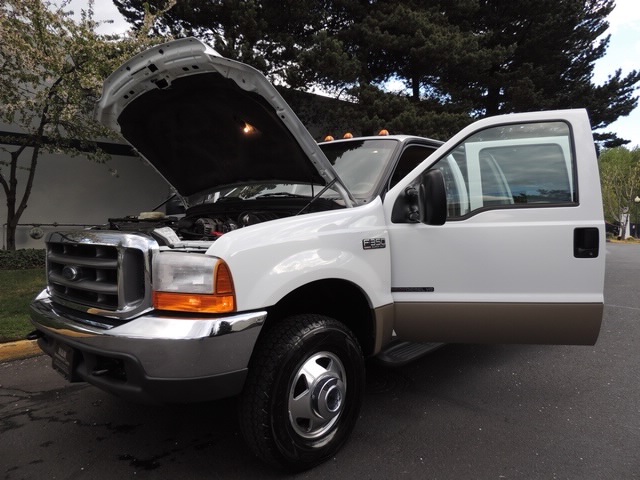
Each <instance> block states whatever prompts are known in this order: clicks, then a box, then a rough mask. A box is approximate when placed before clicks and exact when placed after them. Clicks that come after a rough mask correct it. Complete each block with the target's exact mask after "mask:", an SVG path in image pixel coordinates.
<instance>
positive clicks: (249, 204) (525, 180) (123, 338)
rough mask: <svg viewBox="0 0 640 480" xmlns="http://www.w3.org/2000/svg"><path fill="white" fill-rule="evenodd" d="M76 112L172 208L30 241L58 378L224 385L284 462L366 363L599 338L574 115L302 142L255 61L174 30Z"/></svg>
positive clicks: (251, 432) (591, 236)
mask: <svg viewBox="0 0 640 480" xmlns="http://www.w3.org/2000/svg"><path fill="white" fill-rule="evenodd" d="M96 115H97V118H98V119H99V120H100V121H101V122H102V123H104V124H105V125H108V126H110V127H112V128H113V129H116V130H118V131H119V132H120V133H121V134H122V136H123V137H124V138H125V139H126V140H127V141H128V142H130V143H131V145H133V146H134V147H135V148H136V149H137V151H138V152H139V153H140V155H141V156H142V157H144V158H145V159H146V160H147V161H148V162H150V163H151V164H152V165H153V166H154V167H155V168H156V169H157V170H158V171H159V172H160V173H161V174H162V175H163V176H164V178H165V179H166V180H167V181H168V182H169V183H170V184H171V185H172V186H173V187H174V188H175V190H176V192H177V193H179V195H180V198H182V199H184V202H185V205H186V207H187V208H186V211H185V214H184V215H180V216H175V217H173V216H166V215H164V214H163V213H159V212H155V213H150V212H145V214H143V215H139V216H135V217H126V218H122V219H111V220H110V221H109V223H108V224H106V225H102V226H97V227H95V228H91V229H87V230H82V231H61V232H54V233H52V234H50V235H49V236H48V238H47V241H46V249H47V279H48V280H47V282H48V284H47V288H46V290H44V291H43V292H42V293H41V294H40V295H39V296H38V297H37V298H36V299H35V300H34V302H33V304H32V306H31V314H32V315H31V316H32V320H33V323H34V325H35V327H36V329H37V330H36V332H34V334H33V336H34V337H38V339H39V340H38V342H39V345H40V347H41V348H42V350H44V351H45V352H46V353H47V354H49V355H50V356H51V357H52V358H53V366H54V368H55V369H57V370H58V371H60V372H61V373H62V374H63V375H64V376H66V377H67V378H68V379H69V380H70V381H72V382H75V381H86V382H89V383H91V384H93V385H95V386H97V387H99V388H102V389H104V390H106V391H109V392H112V393H115V394H117V395H120V396H123V397H127V398H129V399H132V400H136V401H154V402H195V401H205V400H212V399H217V398H221V397H227V396H236V395H238V396H239V399H238V408H239V423H240V427H241V430H242V432H243V435H244V437H245V440H246V442H247V444H248V445H249V447H250V448H251V450H252V451H253V452H254V453H255V454H257V455H258V456H259V457H260V458H262V459H263V460H265V461H267V462H270V463H272V464H276V465H280V466H284V467H286V468H289V469H294V470H299V469H305V468H309V467H311V466H313V465H315V464H317V463H319V462H322V461H324V460H326V459H327V458H330V457H331V456H332V455H334V454H335V453H336V451H337V450H338V449H339V448H340V447H341V446H342V444H343V443H344V442H345V441H346V439H347V438H348V436H349V434H350V433H351V431H352V429H353V427H354V424H355V423H356V419H357V418H358V411H359V408H360V405H361V402H362V400H363V390H364V375H365V358H368V357H377V358H378V359H381V360H382V361H384V362H387V363H402V362H405V361H408V360H411V359H412V358H415V357H416V356H418V355H420V354H422V353H424V352H425V351H427V350H428V349H429V348H430V346H432V345H434V344H442V343H456V342H458V343H462V342H466V343H477V342H484V343H489V342H493V343H544V344H593V343H594V342H595V341H596V339H597V337H598V334H599V330H600V323H601V319H602V311H603V283H604V248H603V247H604V241H605V240H604V238H605V230H604V222H603V213H602V201H601V194H600V181H599V174H598V164H597V160H596V154H595V149H594V144H593V139H592V135H591V128H590V125H589V120H588V117H587V114H586V112H585V111H584V110H566V111H550V112H536V113H525V114H513V115H505V116H501V117H495V118H487V119H483V120H481V121H478V122H476V123H474V124H473V125H470V126H468V127H466V128H465V129H464V130H462V131H461V132H460V133H458V134H457V135H455V136H454V137H453V138H451V139H450V140H449V141H447V142H445V143H442V142H438V141H435V140H430V139H425V138H419V137H413V136H373V137H363V138H353V139H349V140H338V141H333V142H328V143H323V144H317V143H316V142H315V141H314V139H313V138H312V136H311V135H310V134H309V133H308V132H307V130H306V129H305V127H304V126H303V125H302V124H301V122H300V121H299V120H298V118H297V117H296V116H295V114H294V113H293V111H292V110H291V109H290V107H289V106H288V105H287V104H286V103H285V102H284V100H283V99H282V98H281V96H280V95H279V94H278V92H277V91H276V89H275V88H274V87H273V86H272V85H271V84H270V83H269V82H268V81H267V80H266V79H265V78H264V76H262V75H261V74H260V73H258V72H257V71H256V70H254V69H253V68H251V67H248V66H246V65H244V64H241V63H238V62H235V61H231V60H228V59H225V58H222V57H220V56H219V55H218V54H217V53H216V52H215V51H214V50H212V49H211V48H210V47H208V46H206V45H204V44H202V43H201V42H199V41H198V40H195V39H193V38H188V39H181V40H177V41H174V42H170V43H167V44H163V45H160V46H156V47H154V48H151V49H150V50H148V51H146V52H144V53H141V54H139V55H137V56H136V57H134V58H132V59H131V60H130V61H129V62H127V63H126V64H125V65H124V66H122V67H121V68H120V69H119V70H117V71H116V72H114V73H113V74H112V75H111V76H110V77H109V78H108V79H107V80H106V82H105V85H104V92H103V96H102V98H101V99H100V101H99V104H98V106H97V111H96ZM141 188H143V187H141ZM117 194H118V192H114V195H117ZM78 201H82V202H90V201H91V199H90V198H82V199H78Z"/></svg>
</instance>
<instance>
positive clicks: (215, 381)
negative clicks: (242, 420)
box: [31, 291, 267, 403]
mask: <svg viewBox="0 0 640 480" xmlns="http://www.w3.org/2000/svg"><path fill="white" fill-rule="evenodd" d="M266 316H267V313H266V312H264V311H260V312H250V313H242V314H235V315H229V316H223V317H203V318H195V317H193V316H178V315H175V316H166V315H158V314H155V313H151V314H145V315H142V316H140V317H138V318H135V319H133V320H130V321H128V322H126V323H122V324H116V325H114V324H103V323H101V318H100V317H95V316H91V315H86V314H82V313H80V312H77V311H73V310H68V309H66V308H64V307H59V306H57V305H55V304H53V303H52V302H51V300H50V298H49V296H48V294H47V292H46V291H44V292H42V293H41V294H40V295H39V296H38V297H37V298H36V299H35V300H34V302H33V303H32V304H31V319H32V323H33V324H34V325H35V327H36V329H37V330H38V332H39V336H40V338H39V339H38V345H39V346H40V348H42V350H43V351H44V352H45V353H47V354H48V355H49V356H51V357H52V358H53V359H54V367H57V369H58V370H60V371H61V373H63V374H64V375H65V376H67V377H68V379H69V380H70V381H72V382H74V381H86V382H89V383H91V384H93V385H95V386H97V387H99V388H101V389H103V390H106V391H109V392H111V393H114V394H116V395H119V396H122V397H126V398H128V399H131V400H134V401H142V402H162V403H166V402H179V403H184V402H197V401H205V400H213V399H217V398H223V397H228V396H233V395H237V394H238V393H240V391H241V390H242V387H243V385H244V380H245V377H246V372H247V367H248V364H249V359H250V358H251V353H252V352H253V348H254V346H255V343H256V341H257V339H258V335H259V334H260V331H261V329H262V325H263V324H264V321H265V319H266ZM65 355H67V356H68V357H69V358H68V359H64V358H63V359H62V360H61V358H62V357H64V356H65Z"/></svg>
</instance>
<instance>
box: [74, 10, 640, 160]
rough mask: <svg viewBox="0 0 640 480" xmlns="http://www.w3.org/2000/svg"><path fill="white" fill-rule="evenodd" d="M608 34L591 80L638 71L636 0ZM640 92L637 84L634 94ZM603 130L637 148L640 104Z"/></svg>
mask: <svg viewBox="0 0 640 480" xmlns="http://www.w3.org/2000/svg"><path fill="white" fill-rule="evenodd" d="M87 3H88V1H87V0H72V1H71V5H70V9H73V10H75V11H76V12H78V11H79V10H80V9H82V8H86V6H87ZM94 11H95V19H96V20H109V19H111V20H114V23H112V24H104V25H102V26H101V27H100V29H99V30H98V31H99V33H120V32H123V31H126V30H127V28H128V25H127V23H126V22H125V21H124V20H123V19H122V17H121V16H120V14H119V13H118V10H117V9H116V7H115V5H114V4H113V2H111V1H110V0H96V1H95V5H94ZM608 20H609V30H608V31H607V34H610V35H611V39H610V41H609V48H608V49H607V53H606V55H605V56H604V57H603V58H601V59H600V60H598V61H597V62H596V64H595V68H594V79H593V81H594V83H595V84H602V83H603V82H605V81H606V80H607V77H608V76H610V75H613V74H614V73H615V71H616V70H617V69H618V68H620V69H622V74H623V76H624V75H626V74H628V73H629V72H631V71H632V70H634V69H635V70H640V8H638V1H637V0H617V1H616V7H615V8H614V10H613V12H612V13H611V15H609V18H608ZM638 95H640V87H639V88H638V91H637V92H636V96H638ZM604 130H605V131H609V132H614V133H615V134H616V135H618V137H620V138H624V139H627V140H630V141H631V143H629V144H627V147H629V148H633V147H640V106H638V107H636V108H635V109H634V111H633V112H632V113H631V115H629V116H627V117H621V118H620V119H619V120H617V121H616V122H614V123H612V124H611V125H609V126H608V127H607V128H606V129H604Z"/></svg>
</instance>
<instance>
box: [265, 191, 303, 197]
mask: <svg viewBox="0 0 640 480" xmlns="http://www.w3.org/2000/svg"><path fill="white" fill-rule="evenodd" d="M269 197H283V198H309V195H300V194H299V193H287V192H272V193H263V194H262V195H257V196H256V198H269Z"/></svg>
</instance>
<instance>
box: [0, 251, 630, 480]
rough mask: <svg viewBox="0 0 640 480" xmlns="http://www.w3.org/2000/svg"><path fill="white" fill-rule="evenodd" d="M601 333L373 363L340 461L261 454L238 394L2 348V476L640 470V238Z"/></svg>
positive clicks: (616, 474) (529, 474) (617, 281)
mask: <svg viewBox="0 0 640 480" xmlns="http://www.w3.org/2000/svg"><path fill="white" fill-rule="evenodd" d="M607 252H608V256H607V274H606V275H607V276H606V286H605V303H606V306H605V314H604V321H603V325H602V330H601V333H600V338H599V339H598V342H597V343H596V345H594V346H587V347H584V346H579V347H576V346H535V345H534V346H531V345H448V346H445V347H443V348H442V349H440V350H438V351H436V352H434V353H432V354H430V355H428V356H426V357H424V358H422V359H420V360H418V361H416V362H414V363H412V364H409V365H406V366H404V367H401V368H395V369H387V368H383V367H379V366H376V365H374V364H370V365H368V372H367V393H366V396H365V403H364V407H363V410H362V412H361V415H360V416H361V418H360V419H359V422H358V424H357V426H356V429H355V431H354V434H353V436H352V438H351V440H350V441H349V443H348V444H347V445H346V446H345V448H343V449H342V450H341V451H340V452H339V453H338V455H336V457H335V458H334V459H332V460H330V461H329V462H327V463H325V464H323V465H321V466H319V467H317V468H315V469H313V470H310V471H308V472H304V473H302V474H298V475H293V476H292V475H285V474H283V473H282V472H278V471H274V470H273V469H270V468H268V467H265V466H264V465H262V464H261V463H260V462H258V461H257V460H255V459H253V458H252V457H251V455H250V454H249V452H248V450H247V449H246V447H245V446H244V444H243V443H242V440H241V438H240V436H239V430H238V427H237V423H236V420H235V413H234V407H235V404H234V401H233V400H225V401H220V402H214V403H207V404H199V405H186V406H185V405H183V406H153V407H151V406H142V405H135V404H131V403H127V402H125V401H123V400H120V399H118V398H115V397H113V396H111V395H109V394H107V393H104V392H102V391H100V390H98V389H96V388H94V387H91V386H88V385H85V384H68V383H66V382H65V381H64V380H63V379H62V378H61V377H60V376H59V375H58V374H57V373H55V372H54V371H53V370H52V369H51V367H50V359H49V358H48V357H46V356H42V355H41V356H35V357H30V358H23V359H17V360H12V361H2V362H0V472H2V471H4V478H5V479H6V480H11V479H21V478H26V479H32V478H34V479H35V478H38V479H39V478H56V479H67V478H68V479H71V478H74V479H75V478H89V479H103V478H104V479H111V478H176V477H180V478H183V479H185V480H189V479H200V478H265V479H267V478H282V477H288V478H296V479H298V478H299V479H325V478H329V477H333V478H340V479H341V478H345V479H346V478H359V479H395V478H403V479H404V478H406V479H413V478H421V479H556V478H557V479H581V480H582V479H623V480H626V479H640V381H639V380H640V349H639V348H638V347H639V342H640V341H639V339H640V291H639V290H640V245H623V244H607Z"/></svg>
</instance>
